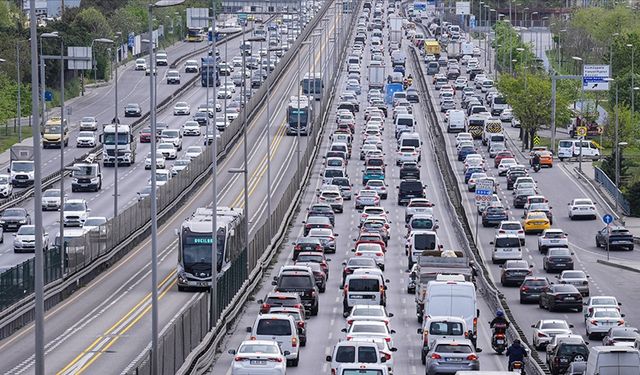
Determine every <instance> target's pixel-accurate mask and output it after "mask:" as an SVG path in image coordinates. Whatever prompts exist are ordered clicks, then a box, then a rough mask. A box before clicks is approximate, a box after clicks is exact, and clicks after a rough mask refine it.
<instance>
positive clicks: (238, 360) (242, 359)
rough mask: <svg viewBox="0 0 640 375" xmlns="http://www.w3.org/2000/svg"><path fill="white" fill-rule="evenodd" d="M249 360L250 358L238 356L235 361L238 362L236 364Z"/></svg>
mask: <svg viewBox="0 0 640 375" xmlns="http://www.w3.org/2000/svg"><path fill="white" fill-rule="evenodd" d="M247 359H249V358H245V357H240V356H236V357H235V358H234V359H233V360H234V361H236V362H242V361H245V360H247Z"/></svg>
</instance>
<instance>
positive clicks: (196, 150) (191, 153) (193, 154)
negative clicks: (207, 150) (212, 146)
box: [184, 146, 203, 160]
mask: <svg viewBox="0 0 640 375" xmlns="http://www.w3.org/2000/svg"><path fill="white" fill-rule="evenodd" d="M202 151H203V150H202V147H200V146H189V147H187V151H186V152H185V153H184V156H185V159H189V160H191V159H194V158H197V157H198V156H200V154H202Z"/></svg>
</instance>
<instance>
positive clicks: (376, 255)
mask: <svg viewBox="0 0 640 375" xmlns="http://www.w3.org/2000/svg"><path fill="white" fill-rule="evenodd" d="M351 251H352V252H354V253H355V256H356V257H366V258H372V259H373V260H374V261H375V262H376V264H377V265H378V267H380V269H381V270H383V271H384V251H383V250H382V246H380V245H379V244H377V243H361V244H359V245H358V246H357V247H356V248H355V249H351Z"/></svg>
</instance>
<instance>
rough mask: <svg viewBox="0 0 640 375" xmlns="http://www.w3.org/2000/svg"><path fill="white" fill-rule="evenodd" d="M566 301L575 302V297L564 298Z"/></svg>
mask: <svg viewBox="0 0 640 375" xmlns="http://www.w3.org/2000/svg"><path fill="white" fill-rule="evenodd" d="M564 300H565V301H575V298H574V297H564Z"/></svg>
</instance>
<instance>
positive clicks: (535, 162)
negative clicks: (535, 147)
mask: <svg viewBox="0 0 640 375" xmlns="http://www.w3.org/2000/svg"><path fill="white" fill-rule="evenodd" d="M531 165H532V166H533V167H540V154H539V153H537V152H536V153H534V154H533V158H532V159H531Z"/></svg>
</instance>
